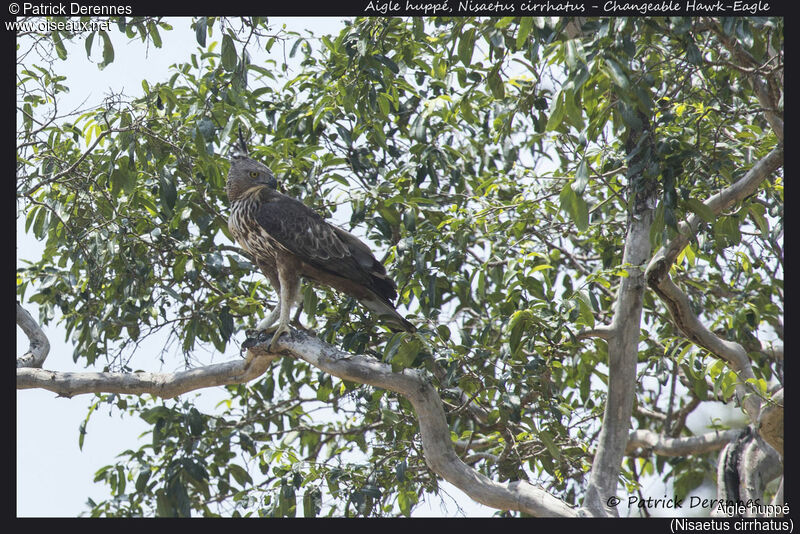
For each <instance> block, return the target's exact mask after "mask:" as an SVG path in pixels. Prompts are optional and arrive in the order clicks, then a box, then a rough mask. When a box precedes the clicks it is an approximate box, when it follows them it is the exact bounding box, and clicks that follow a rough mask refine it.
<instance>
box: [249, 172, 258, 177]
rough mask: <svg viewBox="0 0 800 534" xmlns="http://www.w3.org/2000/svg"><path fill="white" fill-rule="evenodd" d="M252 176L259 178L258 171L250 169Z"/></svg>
mask: <svg viewBox="0 0 800 534" xmlns="http://www.w3.org/2000/svg"><path fill="white" fill-rule="evenodd" d="M250 178H258V171H250Z"/></svg>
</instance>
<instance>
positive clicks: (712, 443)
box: [625, 430, 740, 456]
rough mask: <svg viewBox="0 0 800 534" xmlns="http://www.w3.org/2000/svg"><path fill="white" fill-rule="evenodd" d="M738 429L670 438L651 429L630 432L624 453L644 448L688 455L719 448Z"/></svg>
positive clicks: (737, 431) (728, 441)
mask: <svg viewBox="0 0 800 534" xmlns="http://www.w3.org/2000/svg"><path fill="white" fill-rule="evenodd" d="M739 432H740V431H739V430H726V431H724V432H709V433H707V434H702V435H700V436H689V437H682V438H671V437H669V436H665V435H663V434H658V433H657V432H653V431H651V430H634V431H633V432H631V434H630V437H629V441H628V447H627V448H626V449H625V453H626V454H633V453H634V452H635V451H636V449H644V450H646V451H649V452H653V453H655V454H658V455H660V456H690V455H695V454H703V453H706V452H711V451H715V450H719V449H721V448H722V447H724V446H725V445H727V444H728V443H730V442H731V440H733V439H735V438H736V436H738V435H739Z"/></svg>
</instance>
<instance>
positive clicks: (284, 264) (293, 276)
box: [226, 134, 416, 351]
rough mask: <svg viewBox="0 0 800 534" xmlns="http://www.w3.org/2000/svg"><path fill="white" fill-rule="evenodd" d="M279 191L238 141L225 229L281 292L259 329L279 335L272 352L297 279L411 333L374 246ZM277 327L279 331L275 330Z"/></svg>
mask: <svg viewBox="0 0 800 534" xmlns="http://www.w3.org/2000/svg"><path fill="white" fill-rule="evenodd" d="M276 187H277V181H276V180H275V177H274V176H273V174H272V171H270V170H269V168H267V167H266V166H265V165H263V164H261V163H259V162H258V161H255V160H253V159H251V158H250V157H248V154H247V146H246V145H245V143H244V140H243V139H242V137H241V134H240V137H239V143H238V146H236V151H234V153H233V154H232V156H231V168H230V172H229V173H228V183H227V187H226V189H227V193H228V200H229V201H230V206H231V215H230V218H229V219H228V227H229V228H230V230H231V233H232V234H233V236H234V237H235V238H236V241H237V242H238V243H239V244H240V245H241V246H242V247H243V248H244V249H245V250H246V251H247V252H249V253H250V255H251V256H252V257H253V259H254V260H255V262H256V265H257V266H258V268H259V269H261V272H263V273H264V275H265V276H266V277H267V278H268V279H269V281H270V283H271V284H272V287H273V288H274V289H275V291H276V292H277V293H278V299H279V300H278V305H277V306H275V308H273V310H272V311H271V312H270V313H269V315H267V317H265V318H264V319H263V320H262V321H261V322H260V323H258V326H256V329H257V330H267V331H269V330H274V331H275V333H274V334H273V336H272V341H271V342H270V350H271V351H274V349H275V343H276V342H277V340H278V338H279V337H280V335H281V334H282V333H284V332H289V314H290V312H291V309H292V305H293V304H294V303H295V302H297V301H298V300H299V289H300V284H299V282H300V277H304V278H306V279H308V280H311V281H313V282H315V283H318V284H322V285H326V286H330V287H333V288H335V289H337V290H338V291H341V292H343V293H346V294H348V295H350V296H352V297H354V298H356V299H357V300H358V301H359V302H360V303H361V304H362V305H364V306H365V307H366V308H367V309H369V310H370V311H372V312H373V313H375V314H377V315H378V317H379V319H380V320H381V321H382V322H384V323H385V324H386V325H387V326H388V327H389V328H391V329H392V330H394V331H406V332H414V331H415V330H416V329H415V328H414V325H412V324H411V323H409V322H408V321H407V320H406V319H404V318H403V317H402V316H401V315H400V314H399V313H397V311H396V310H395V309H394V306H393V305H392V301H393V300H394V299H395V298H396V297H397V286H396V285H395V283H394V281H392V279H391V278H389V277H388V276H387V275H386V269H385V268H384V266H383V264H381V262H379V261H378V260H377V259H375V257H374V256H373V255H372V252H371V251H370V249H369V247H367V245H365V244H364V243H362V242H361V241H360V240H359V239H358V238H357V237H355V236H354V235H352V234H351V233H349V232H346V231H345V230H342V229H341V228H339V227H337V226H334V225H332V224H329V223H327V222H326V221H325V220H324V219H323V218H322V217H321V216H320V215H319V214H318V213H317V212H315V211H314V210H313V209H311V208H309V207H308V206H306V205H305V204H303V203H302V202H300V201H298V200H296V199H294V198H291V197H288V196H286V195H284V194H281V193H279V192H278V191H276ZM309 311H310V310H309ZM276 320H277V321H278V324H277V326H275V327H273V328H270V327H272V325H273V324H274V323H275V321H276Z"/></svg>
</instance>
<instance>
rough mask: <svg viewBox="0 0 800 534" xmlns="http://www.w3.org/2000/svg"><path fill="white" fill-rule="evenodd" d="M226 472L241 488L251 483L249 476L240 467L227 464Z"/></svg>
mask: <svg viewBox="0 0 800 534" xmlns="http://www.w3.org/2000/svg"><path fill="white" fill-rule="evenodd" d="M228 472H230V474H231V475H232V476H233V478H234V480H236V482H237V483H238V484H239V485H240V486H242V487H245V486H246V485H247V484H252V483H253V479H252V478H251V477H250V474H249V473H248V472H247V471H246V470H245V469H244V468H243V467H242V466H240V465H237V464H229V465H228Z"/></svg>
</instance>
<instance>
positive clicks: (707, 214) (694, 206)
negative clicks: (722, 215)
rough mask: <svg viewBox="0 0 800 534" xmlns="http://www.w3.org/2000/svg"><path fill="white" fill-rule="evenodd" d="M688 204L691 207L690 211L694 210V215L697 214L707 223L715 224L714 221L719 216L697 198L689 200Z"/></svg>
mask: <svg viewBox="0 0 800 534" xmlns="http://www.w3.org/2000/svg"><path fill="white" fill-rule="evenodd" d="M686 204H687V205H688V206H689V209H690V210H692V212H693V213H696V214H697V215H698V216H699V217H700V218H701V219H703V220H704V221H705V222H707V223H713V222H714V219H716V218H717V216H716V215H714V211H713V210H712V209H711V208H709V207H708V206H706V205H705V204H704V203H703V202H701V201H700V200H699V199H697V198H689V199H687V200H686Z"/></svg>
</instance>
